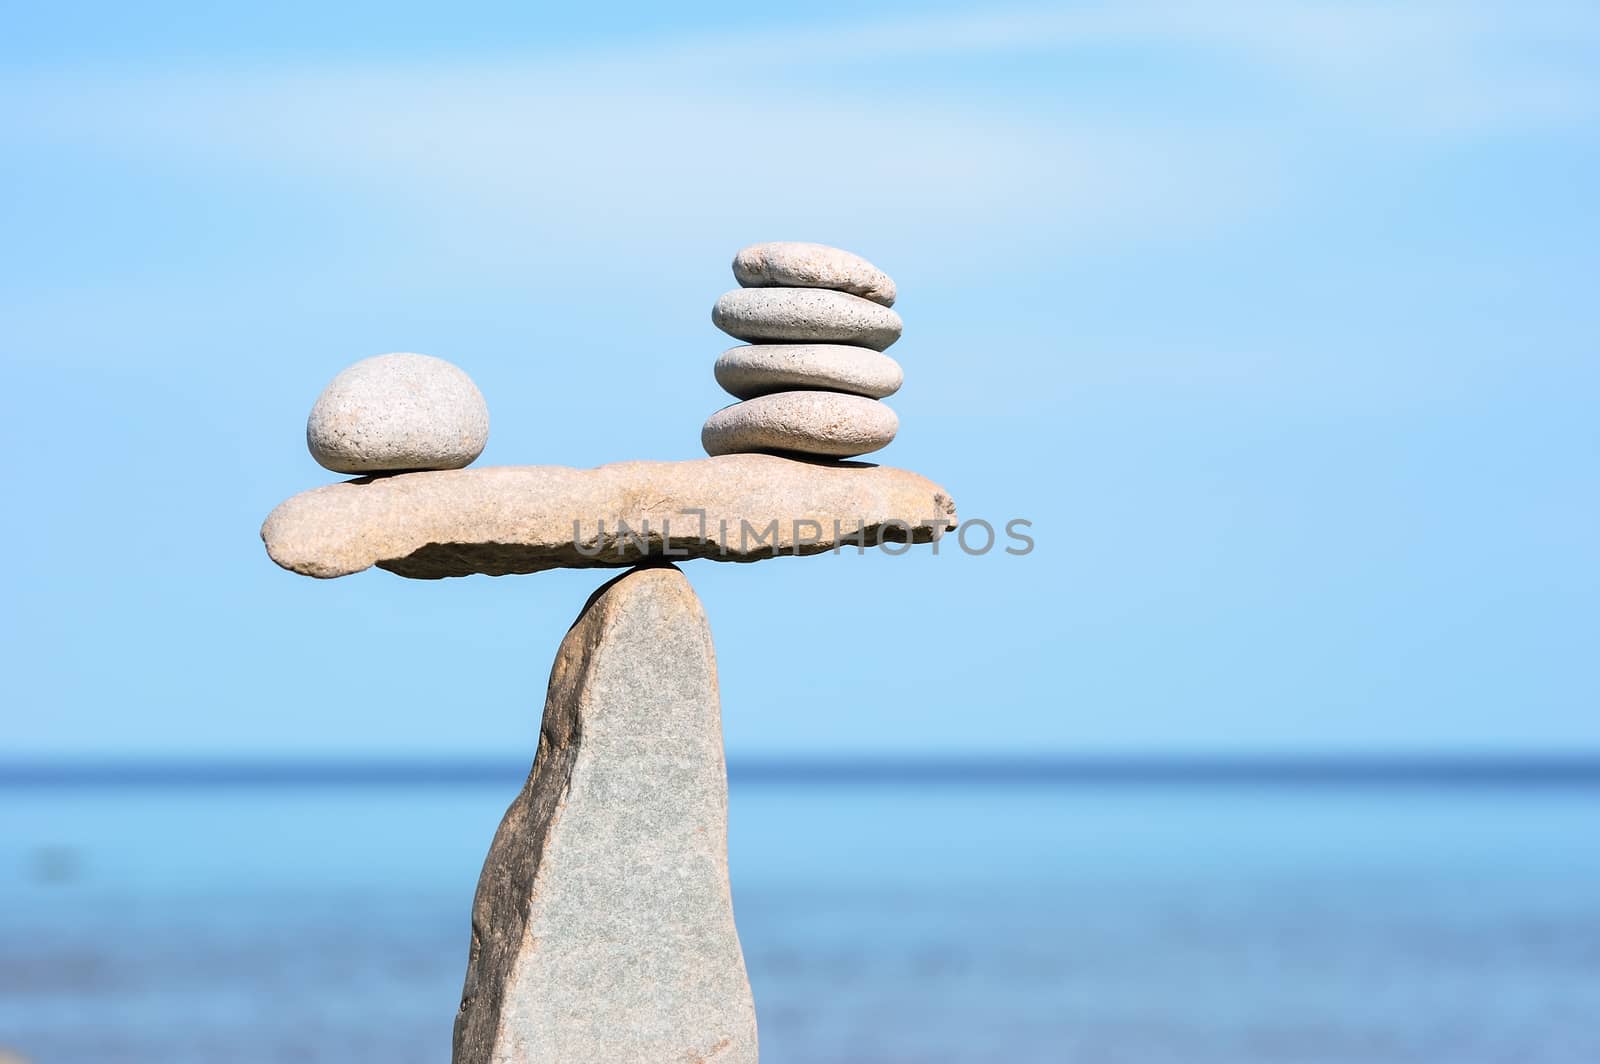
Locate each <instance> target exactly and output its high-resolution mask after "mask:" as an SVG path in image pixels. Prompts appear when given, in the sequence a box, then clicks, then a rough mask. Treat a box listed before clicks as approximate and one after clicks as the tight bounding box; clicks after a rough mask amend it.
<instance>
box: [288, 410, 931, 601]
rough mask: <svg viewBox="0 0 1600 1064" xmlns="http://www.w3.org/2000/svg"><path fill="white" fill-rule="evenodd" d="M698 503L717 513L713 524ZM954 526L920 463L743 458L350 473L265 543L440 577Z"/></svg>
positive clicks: (293, 562)
mask: <svg viewBox="0 0 1600 1064" xmlns="http://www.w3.org/2000/svg"><path fill="white" fill-rule="evenodd" d="M869 401H870V400H863V402H869ZM691 509H698V510H703V511H704V512H705V516H704V524H703V525H702V523H701V519H700V518H699V517H697V516H694V515H685V514H684V513H683V511H685V510H691ZM574 522H577V528H576V529H574ZM602 522H603V527H602ZM619 522H625V523H626V527H627V531H626V532H624V531H623V529H622V528H621V527H620V526H619ZM812 523H814V525H815V527H813V525H812ZM908 526H909V527H908ZM955 527H956V515H955V504H954V503H953V502H952V501H951V499H950V496H949V495H948V494H946V492H945V491H944V489H943V488H940V487H939V486H938V485H937V484H935V483H933V482H932V481H930V480H928V479H926V478H924V477H920V476H918V475H917V474H915V473H908V472H905V471H904V470H899V469H890V468H886V467H881V466H869V465H863V464H845V465H841V464H837V463H819V462H806V461H800V460H796V459H793V458H783V457H778V456H776V455H761V454H741V455H728V456H725V457H721V458H700V459H695V460H693V461H687V462H618V463H616V464H614V465H604V466H600V467H598V468H595V469H571V468H567V467H565V466H503V467H499V468H495V467H489V468H483V469H460V470H449V471H443V472H434V473H406V474H402V475H399V476H392V477H380V478H374V479H371V480H352V481H345V482H343V483H339V484H329V485H326V486H324V487H320V488H315V489H313V490H311V491H307V492H303V493H301V494H299V495H296V496H295V497H294V498H292V499H289V500H287V501H286V502H284V503H282V504H281V505H279V506H278V508H277V509H275V510H273V511H272V513H271V514H270V515H269V516H268V517H267V520H266V523H265V524H263V525H262V526H261V538H262V539H263V540H264V541H265V542H266V546H267V553H268V554H269V555H271V556H272V560H273V561H275V562H277V563H278V564H279V565H281V566H283V567H284V568H285V569H289V570H291V571H293V572H296V573H301V574H303V575H305V576H314V577H322V578H329V577H336V576H347V575H349V574H350V573H358V572H360V571H361V570H363V569H366V568H368V567H370V566H373V565H377V566H379V567H380V568H383V569H387V570H389V571H390V572H393V573H397V574H399V575H401V576H408V577H415V578H419V579H434V578H438V577H444V576H465V575H467V574H469V573H487V574H489V575H491V576H502V575H505V574H508V573H536V572H540V571H542V570H545V569H558V568H597V567H616V566H624V565H632V564H633V563H635V562H637V561H639V560H640V559H641V558H643V557H647V556H654V557H661V556H663V555H664V554H665V553H666V551H668V550H671V551H673V552H674V553H676V552H682V554H679V555H677V556H680V557H685V556H686V557H690V558H711V559H714V560H719V561H739V562H746V561H757V560H759V559H762V558H770V557H773V556H774V554H775V553H779V554H802V555H804V554H820V553H823V552H825V551H829V550H832V549H834V548H835V547H837V546H839V545H840V544H852V545H853V544H855V543H856V542H857V541H858V540H859V541H860V542H862V543H865V544H868V545H872V544H876V543H880V542H906V541H907V540H910V541H912V542H917V543H926V542H929V541H930V540H932V539H933V538H934V535H935V534H936V532H938V531H944V530H949V529H954V528H955ZM769 530H770V531H771V533H772V534H771V535H770V537H767V536H764V533H767V532H768V531H769ZM702 537H703V538H702Z"/></svg>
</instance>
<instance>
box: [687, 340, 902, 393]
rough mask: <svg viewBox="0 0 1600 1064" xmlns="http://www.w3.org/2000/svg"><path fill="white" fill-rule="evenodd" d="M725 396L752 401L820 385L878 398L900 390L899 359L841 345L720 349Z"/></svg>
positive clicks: (717, 371) (719, 378)
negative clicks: (776, 393)
mask: <svg viewBox="0 0 1600 1064" xmlns="http://www.w3.org/2000/svg"><path fill="white" fill-rule="evenodd" d="M713 372H714V373H715V374H716V377H717V383H718V384H720V385H722V387H723V390H724V391H726V392H727V393H728V394H729V395H735V396H738V397H739V398H740V399H754V398H755V397H756V396H758V395H770V394H771V393H773V392H787V391H794V390H796V389H801V388H819V389H824V390H827V391H834V392H849V393H850V394H851V395H865V396H867V397H868V398H871V399H882V398H883V397H884V396H886V395H893V394H894V393H895V392H897V391H899V390H900V383H901V381H902V380H903V374H902V373H901V371H900V363H898V362H896V361H895V360H894V359H892V358H890V357H889V356H888V355H885V354H883V353H881V352H879V351H874V350H872V349H871V348H869V347H851V346H849V345H846V344H751V345H748V346H745V347H733V348H729V349H728V350H726V351H724V352H723V353H722V355H721V356H720V357H719V358H718V359H717V363H716V366H715V367H713Z"/></svg>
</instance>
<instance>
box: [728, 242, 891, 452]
mask: <svg viewBox="0 0 1600 1064" xmlns="http://www.w3.org/2000/svg"><path fill="white" fill-rule="evenodd" d="M733 275H734V277H736V278H737V279H738V281H739V284H741V285H742V286H743V287H742V288H736V289H734V290H733V291H731V292H729V293H727V294H726V295H724V296H723V297H722V298H721V299H719V300H717V305H716V307H715V308H714V309H713V310H712V311H711V320H712V321H713V322H714V323H715V324H716V326H717V328H719V329H721V330H722V331H723V332H725V333H727V334H729V335H730V336H734V337H737V338H738V339H740V340H744V341H747V343H748V346H745V347H735V348H730V349H729V350H727V351H724V352H723V353H722V356H721V357H720V358H718V359H717V364H716V375H717V383H718V384H720V385H722V387H723V388H724V389H725V390H726V391H727V392H728V393H729V394H731V395H733V396H736V397H737V398H739V399H742V400H744V401H743V402H740V403H735V404H734V405H732V406H729V407H724V408H723V409H721V410H718V411H717V412H716V413H715V414H712V415H711V417H710V418H709V419H708V420H707V421H706V423H705V427H704V428H703V429H701V430H700V442H701V444H702V445H704V447H705V449H706V453H707V454H712V455H718V454H739V453H743V452H748V451H779V452H788V453H791V454H800V455H808V456H820V457H825V458H849V457H852V456H854V455H858V454H866V453H868V452H869V451H876V450H878V449H879V448H881V447H886V446H888V444H889V441H890V440H893V439H894V434H895V432H896V431H897V430H898V429H899V428H900V421H899V419H898V418H896V417H895V414H894V411H893V410H891V409H889V408H888V407H887V406H885V405H884V404H882V403H880V402H878V400H879V399H882V398H883V397H884V396H886V395H893V394H894V393H895V391H897V390H898V389H899V387H900V381H901V373H900V366H899V364H898V363H896V362H895V360H894V359H892V358H890V357H889V356H888V355H885V354H883V349H884V348H886V347H888V346H889V345H890V344H892V343H894V342H895V341H896V340H898V339H900V315H898V314H896V313H895V312H894V311H892V310H890V309H889V308H890V307H891V306H893V305H894V296H895V291H894V282H893V281H892V280H890V279H889V275H888V274H886V273H884V272H883V271H882V270H880V269H878V268H877V267H876V266H874V265H872V263H870V262H868V261H867V260H866V259H863V258H861V257H860V256H859V255H852V254H850V253H849V252H848V251H840V250H839V249H838V248H830V247H824V246H823V245H821V244H799V243H774V244H752V245H751V246H750V247H747V248H745V249H744V250H743V251H741V252H739V254H738V255H736V256H734V260H733Z"/></svg>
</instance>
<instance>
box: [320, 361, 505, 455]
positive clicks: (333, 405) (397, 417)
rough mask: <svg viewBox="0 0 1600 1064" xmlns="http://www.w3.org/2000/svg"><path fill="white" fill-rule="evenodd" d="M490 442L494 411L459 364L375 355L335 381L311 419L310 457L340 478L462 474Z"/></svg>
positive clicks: (326, 391) (346, 371)
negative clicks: (411, 473)
mask: <svg viewBox="0 0 1600 1064" xmlns="http://www.w3.org/2000/svg"><path fill="white" fill-rule="evenodd" d="M488 442H489V407H488V406H487V404H485V403H484V401H483V395H482V393H480V392H479V391H478V386H477V385H475V384H473V383H472V378H471V377H468V376H467V375H466V374H465V373H463V372H462V371H461V369H460V367H458V366H456V365H454V364H452V363H449V362H446V361H445V360H444V359H442V358H432V357H430V356H428V355H411V354H395V355H377V356H376V357H373V358H368V359H363V360H362V361H360V362H357V363H356V364H355V365H353V366H351V367H350V368H349V369H346V370H345V371H344V372H342V373H340V374H339V375H338V376H337V377H335V378H333V382H332V383H331V384H329V385H328V386H327V387H326V388H324V389H323V390H322V394H321V395H320V396H318V397H317V402H316V405H314V406H313V407H312V408H311V416H310V417H309V418H307V419H306V446H307V447H309V448H310V449H311V457H313V458H315V459H316V460H317V462H318V463H319V464H320V465H322V466H323V467H324V468H325V469H331V470H333V471H334V472H335V473H404V472H409V471H412V470H418V469H460V468H462V467H463V466H466V465H470V464H471V463H472V460H473V459H475V458H477V457H478V455H480V454H482V453H483V445H484V444H486V443H488Z"/></svg>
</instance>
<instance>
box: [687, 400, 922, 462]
mask: <svg viewBox="0 0 1600 1064" xmlns="http://www.w3.org/2000/svg"><path fill="white" fill-rule="evenodd" d="M899 429H900V419H899V418H897V417H896V416H895V413H894V411H893V410H891V409H889V408H888V407H887V406H885V405H884V404H882V403H880V402H878V401H877V400H876V399H867V398H865V397H863V396H859V395H841V394H840V393H838V392H776V393H774V394H772V395H763V396H760V397H758V398H755V399H746V400H745V401H744V402H742V403H735V404H734V405H732V406H727V407H723V408H722V409H721V410H718V411H717V412H716V413H715V414H712V415H711V416H710V417H709V418H707V419H706V423H705V427H703V428H702V429H701V430H700V443H701V445H702V446H704V447H705V449H706V453H707V454H711V455H719V454H741V453H746V452H751V451H796V452H799V453H801V454H810V455H820V456H826V457H835V458H850V457H853V456H855V455H858V454H867V453H868V452H870V451H876V450H878V449H880V448H882V447H887V446H888V445H889V442H890V441H891V440H893V439H894V434H895V433H896V432H897V431H899Z"/></svg>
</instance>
